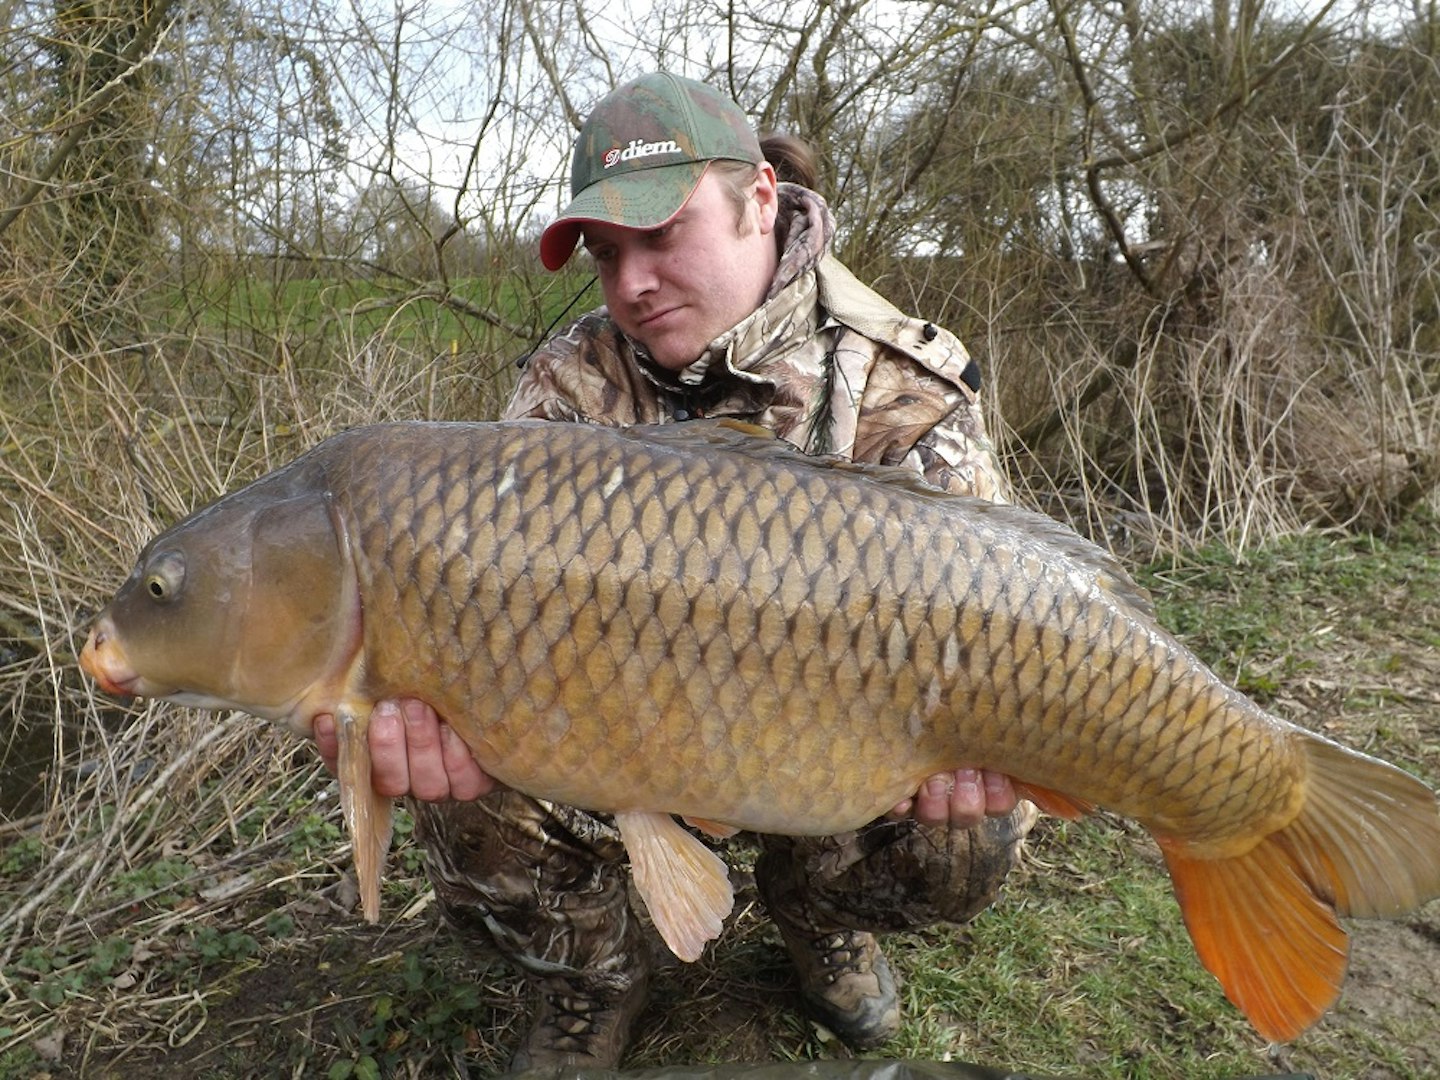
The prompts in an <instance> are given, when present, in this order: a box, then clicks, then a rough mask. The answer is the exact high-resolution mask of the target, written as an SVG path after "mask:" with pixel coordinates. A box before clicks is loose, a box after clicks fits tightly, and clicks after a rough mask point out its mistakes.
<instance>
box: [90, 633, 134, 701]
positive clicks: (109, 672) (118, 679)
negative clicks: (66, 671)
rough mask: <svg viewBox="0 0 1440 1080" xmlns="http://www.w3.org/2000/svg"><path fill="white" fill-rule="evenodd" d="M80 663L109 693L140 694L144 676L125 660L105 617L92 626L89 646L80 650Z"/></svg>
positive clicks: (116, 695)
mask: <svg viewBox="0 0 1440 1080" xmlns="http://www.w3.org/2000/svg"><path fill="white" fill-rule="evenodd" d="M80 666H81V668H83V669H84V671H85V674H87V675H89V676H90V677H91V678H92V679H94V680H95V683H96V685H97V686H99V687H100V689H101V690H103V691H105V693H107V694H110V695H111V696H113V697H135V696H137V689H136V685H135V684H136V683H138V682H140V675H139V673H138V672H137V671H136V670H135V669H134V668H133V667H131V666H130V662H129V661H128V660H126V659H125V654H124V653H123V652H122V651H121V649H120V645H119V643H118V642H116V640H115V634H114V631H113V629H112V628H111V627H110V626H109V625H108V623H107V621H106V620H105V619H101V620H99V621H98V622H96V624H95V625H94V626H92V627H91V628H90V635H89V637H87V638H86V639H85V647H84V648H83V649H81V650H80Z"/></svg>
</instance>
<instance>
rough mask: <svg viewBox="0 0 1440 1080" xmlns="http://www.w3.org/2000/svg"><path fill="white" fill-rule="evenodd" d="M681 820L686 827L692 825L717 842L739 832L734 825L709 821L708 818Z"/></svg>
mask: <svg viewBox="0 0 1440 1080" xmlns="http://www.w3.org/2000/svg"><path fill="white" fill-rule="evenodd" d="M683 820H684V822H685V824H686V825H693V826H694V827H695V828H697V829H699V830H700V831H701V832H703V833H704V834H705V835H706V836H713V837H715V839H717V840H724V839H726V838H727V837H731V836H734V835H735V834H736V833H738V832H739V831H740V830H739V829H738V828H736V827H735V826H734V825H725V824H723V823H721V822H719V821H711V820H710V819H709V818H699V817H687V818H684V819H683Z"/></svg>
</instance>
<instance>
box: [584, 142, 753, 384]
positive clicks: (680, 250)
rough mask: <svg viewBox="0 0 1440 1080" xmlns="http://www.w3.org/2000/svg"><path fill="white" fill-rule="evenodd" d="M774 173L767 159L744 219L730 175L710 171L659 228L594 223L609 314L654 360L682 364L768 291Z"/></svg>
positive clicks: (591, 236)
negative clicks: (732, 192) (732, 194)
mask: <svg viewBox="0 0 1440 1080" xmlns="http://www.w3.org/2000/svg"><path fill="white" fill-rule="evenodd" d="M776 206H777V199H776V189H775V174H774V172H773V171H772V170H771V169H770V167H769V166H768V165H764V166H761V169H760V174H759V178H758V180H757V181H756V182H755V184H754V185H753V186H752V188H751V190H750V196H749V198H748V199H747V200H746V203H745V212H744V218H743V221H742V223H741V225H740V226H739V228H738V229H737V227H736V223H735V217H736V214H735V204H734V202H733V201H732V200H731V198H730V195H729V192H728V191H727V189H726V185H725V181H724V180H722V179H721V178H720V177H718V176H716V175H715V173H714V171H713V170H712V171H709V172H706V174H705V176H704V178H703V179H702V180H701V181H700V184H699V186H698V187H697V188H696V189H695V192H694V194H692V195H691V196H690V200H689V202H687V203H686V204H685V205H684V206H683V207H682V208H681V209H680V212H679V213H677V214H676V215H675V216H674V217H672V218H671V219H670V220H669V221H668V222H666V223H665V224H664V225H663V226H661V227H660V228H657V229H627V228H623V227H621V226H619V225H606V224H600V223H593V222H592V223H587V224H586V225H585V248H586V250H587V251H589V252H590V255H591V256H592V257H593V258H594V260H595V266H596V269H597V270H598V271H599V275H600V288H601V291H602V292H603V293H604V294H605V303H606V305H607V306H608V307H609V308H610V316H611V318H613V319H614V320H615V322H616V324H617V325H618V326H619V327H620V329H621V330H623V331H624V332H625V334H626V335H627V336H629V337H630V338H633V339H634V340H636V341H638V342H640V343H641V344H642V345H644V346H645V347H646V348H647V349H648V350H649V351H650V355H651V356H652V357H653V358H654V360H655V362H656V363H657V364H659V365H660V366H661V367H663V368H666V369H668V370H670V371H678V370H680V369H681V368H683V367H685V366H686V365H687V364H690V363H693V362H694V361H695V360H696V359H698V358H699V356H700V353H701V352H702V351H703V350H704V348H705V346H707V345H709V344H710V342H712V341H714V340H715V339H716V338H717V337H719V336H720V335H721V334H723V333H724V332H725V331H726V330H729V329H730V328H731V327H732V326H734V325H735V324H736V323H738V322H739V321H740V320H741V319H743V318H745V317H746V316H747V315H749V314H750V313H751V312H753V311H754V310H755V309H756V308H758V307H759V306H760V304H761V303H762V302H763V301H764V299H765V293H766V290H768V289H769V287H770V282H771V280H772V279H773V278H774V276H775V267H776V263H777V261H778V255H777V253H776V251H775V239H774V231H775V215H776Z"/></svg>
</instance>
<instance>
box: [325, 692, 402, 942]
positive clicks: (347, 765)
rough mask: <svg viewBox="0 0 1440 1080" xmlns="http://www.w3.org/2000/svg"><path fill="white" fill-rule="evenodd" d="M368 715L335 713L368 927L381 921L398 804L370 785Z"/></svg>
mask: <svg viewBox="0 0 1440 1080" xmlns="http://www.w3.org/2000/svg"><path fill="white" fill-rule="evenodd" d="M369 726H370V710H369V707H368V705H366V706H342V707H341V708H339V709H337V710H336V715H335V729H336V733H337V735H338V737H339V741H340V760H339V763H338V765H337V767H336V772H337V773H338V774H339V778H340V809H341V813H342V815H343V816H344V818H345V827H346V828H347V829H348V830H349V832H350V844H351V847H352V849H353V850H354V854H355V880H356V882H357V883H358V885H359V888H360V910H361V911H362V912H363V913H364V915H365V921H366V922H372V923H373V922H378V921H379V919H380V878H381V874H382V873H383V871H384V868H385V855H386V853H387V852H388V851H389V850H390V834H391V828H392V825H393V815H394V804H393V803H392V802H391V801H390V800H389V799H388V798H386V797H384V796H383V795H379V794H377V793H376V791H375V788H374V787H372V786H371V783H370V744H369V743H368V742H367V741H366V732H367V729H368V728H369Z"/></svg>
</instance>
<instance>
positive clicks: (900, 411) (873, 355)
mask: <svg viewBox="0 0 1440 1080" xmlns="http://www.w3.org/2000/svg"><path fill="white" fill-rule="evenodd" d="M780 193H781V194H780V218H779V222H780V223H781V228H782V233H781V235H782V246H781V255H780V265H779V268H778V269H777V271H776V274H775V280H774V281H773V282H772V284H771V286H770V290H769V293H768V295H767V297H766V300H765V302H764V303H763V304H762V305H761V306H760V307H759V308H758V309H757V310H756V311H755V312H753V313H752V314H751V315H750V316H748V317H747V318H746V319H744V320H743V321H741V322H740V323H739V325H737V326H735V327H733V328H732V329H730V330H729V331H727V332H726V333H724V334H722V335H721V336H720V337H718V338H716V339H715V341H713V342H711V344H710V346H709V347H708V348H707V349H706V351H705V353H704V354H703V355H702V356H701V357H700V358H699V359H697V360H696V361H695V362H694V363H692V364H690V365H689V366H688V367H686V368H684V369H682V370H681V371H679V372H668V371H665V370H664V369H662V368H660V367H658V366H656V365H655V364H654V363H652V362H651V361H650V359H649V358H648V356H647V355H646V353H645V349H644V346H643V345H640V344H639V343H638V342H634V341H632V340H630V339H629V338H627V337H625V335H624V334H622V333H621V332H620V330H619V329H618V328H617V327H616V326H615V324H614V323H613V322H612V321H611V320H610V318H609V316H608V315H607V314H606V311H605V309H604V308H599V309H596V310H595V311H592V312H590V313H589V314H586V315H583V316H581V317H580V318H579V319H578V320H577V321H576V322H574V323H572V324H571V325H570V326H569V327H567V328H566V329H565V330H564V331H562V332H561V333H559V334H558V335H556V336H555V337H554V338H552V339H551V340H550V341H549V342H547V343H546V344H545V345H544V346H543V347H541V348H540V349H539V350H537V351H536V352H535V353H534V354H533V355H532V356H531V357H530V359H529V360H528V362H527V364H526V366H525V369H524V372H523V374H522V375H521V377H520V381H519V383H518V385H517V386H516V388H515V393H514V396H513V397H512V399H511V402H510V405H509V407H508V408H507V409H506V416H507V418H518V417H538V418H542V419H548V420H576V421H586V422H592V423H603V424H612V425H615V426H617V427H619V426H628V425H630V424H662V423H669V422H672V421H677V420H688V419H692V418H696V417H702V416H713V417H719V416H728V417H737V418H741V419H744V420H747V421H750V422H752V423H757V424H761V425H763V426H764V427H767V428H769V429H771V430H772V431H774V432H775V433H776V434H778V435H780V436H781V437H782V438H784V439H787V440H789V441H790V442H792V443H794V444H795V445H796V446H799V447H800V448H801V449H803V450H805V451H806V452H808V453H834V454H839V455H841V456H843V457H846V458H850V459H852V460H855V461H867V462H880V463H883V464H888V465H904V466H907V467H909V468H913V469H915V470H916V471H917V472H919V473H921V474H922V475H924V476H925V477H926V478H927V479H929V480H930V481H931V482H932V483H935V484H937V485H939V486H941V487H945V488H948V489H950V490H952V491H957V492H961V493H965V494H973V495H978V496H980V497H982V498H987V499H995V500H1004V499H1006V498H1007V495H1008V488H1007V486H1006V484H1005V481H1004V479H1003V477H1002V475H1001V473H1000V469H999V465H998V463H997V461H996V458H995V453H994V450H993V448H992V447H991V444H990V440H989V438H988V436H987V435H986V432H985V424H984V419H983V417H982V415H981V409H980V401H979V382H980V380H979V375H978V370H977V368H976V367H975V365H974V363H973V362H972V361H971V360H970V357H969V355H968V354H967V353H966V351H965V347H964V346H963V345H961V344H960V342H959V340H957V339H956V338H955V337H954V335H952V334H950V333H949V332H948V331H946V330H943V329H941V328H940V327H937V326H935V325H934V324H932V323H928V322H924V321H921V320H919V319H914V318H910V317H908V316H906V315H904V314H903V313H901V312H900V311H899V310H898V309H897V308H895V307H894V306H893V305H891V304H890V303H889V302H888V301H886V300H885V299H883V298H882V297H881V296H879V295H878V294H877V293H875V292H874V291H872V290H871V289H869V288H867V287H866V286H865V285H863V284H861V283H860V282H859V281H858V280H857V279H856V278H855V277H854V275H853V274H851V273H850V271H849V270H847V269H846V268H845V267H844V266H843V265H842V264H841V263H840V262H839V261H837V260H836V259H835V258H834V256H832V255H830V254H829V246H830V239H831V237H832V235H833V233H834V223H833V220H832V218H831V216H830V211H829V209H828V208H827V207H826V205H825V203H824V201H823V200H822V199H821V198H820V196H818V195H816V194H815V193H814V192H812V191H809V190H808V189H806V188H801V187H796V186H794V185H790V184H782V185H781V187H780Z"/></svg>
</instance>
